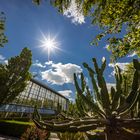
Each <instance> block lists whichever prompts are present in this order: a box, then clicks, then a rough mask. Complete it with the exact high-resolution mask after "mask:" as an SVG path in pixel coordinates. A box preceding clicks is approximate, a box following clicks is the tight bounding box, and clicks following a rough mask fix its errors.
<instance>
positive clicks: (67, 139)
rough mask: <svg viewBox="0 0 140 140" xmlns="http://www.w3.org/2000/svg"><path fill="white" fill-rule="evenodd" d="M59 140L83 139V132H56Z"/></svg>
mask: <svg viewBox="0 0 140 140" xmlns="http://www.w3.org/2000/svg"><path fill="white" fill-rule="evenodd" d="M57 135H58V137H59V139H60V140H85V137H86V135H85V133H82V132H78V133H69V132H65V133H57Z"/></svg>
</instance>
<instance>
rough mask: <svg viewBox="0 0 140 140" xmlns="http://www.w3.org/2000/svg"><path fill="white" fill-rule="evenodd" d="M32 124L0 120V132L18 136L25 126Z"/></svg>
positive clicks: (24, 129) (25, 128)
mask: <svg viewBox="0 0 140 140" xmlns="http://www.w3.org/2000/svg"><path fill="white" fill-rule="evenodd" d="M32 125H34V124H33V123H32V122H21V121H14V120H0V134H3V135H7V136H13V137H18V138H20V137H21V135H22V134H23V133H24V132H25V131H26V130H27V128H28V127H31V126H32Z"/></svg>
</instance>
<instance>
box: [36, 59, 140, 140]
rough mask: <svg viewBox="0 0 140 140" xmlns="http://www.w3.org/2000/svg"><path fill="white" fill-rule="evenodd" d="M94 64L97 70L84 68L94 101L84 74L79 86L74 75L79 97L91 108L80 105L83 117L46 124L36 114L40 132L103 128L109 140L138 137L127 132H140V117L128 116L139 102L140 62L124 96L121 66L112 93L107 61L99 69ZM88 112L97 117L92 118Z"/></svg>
mask: <svg viewBox="0 0 140 140" xmlns="http://www.w3.org/2000/svg"><path fill="white" fill-rule="evenodd" d="M93 63H94V68H95V70H94V69H92V68H91V67H89V66H88V64H86V63H84V64H83V65H84V67H85V68H86V69H87V70H88V72H89V76H90V78H91V83H92V86H93V91H94V94H95V96H94V98H92V94H93V93H92V92H91V91H90V90H89V88H88V86H87V84H86V81H85V78H84V75H83V73H82V74H81V79H80V81H81V83H80V84H79V80H78V78H77V76H76V75H74V81H75V87H76V91H77V95H78V96H80V98H81V99H82V103H83V104H84V105H85V104H86V106H87V107H88V108H86V107H84V109H83V108H82V109H81V106H80V108H79V106H77V108H78V109H79V110H80V112H81V111H82V114H83V116H84V117H79V118H68V117H67V118H66V119H65V120H61V121H59V120H52V121H45V122H46V123H44V122H42V121H40V120H39V119H38V117H36V116H37V115H35V114H34V118H33V120H34V122H35V124H36V125H37V126H38V127H39V128H41V129H46V130H47V131H54V132H79V131H80V132H86V131H89V130H95V129H99V128H100V127H101V128H104V133H105V137H106V140H124V139H129V138H130V139H131V140H132V138H133V137H134V136H136V135H135V134H133V133H131V132H129V131H127V130H128V129H129V130H131V129H133V130H135V131H138V132H139V131H140V118H137V119H133V118H130V117H129V112H130V111H131V110H132V109H133V108H134V107H135V106H136V104H137V102H139V97H140V62H139V61H138V60H136V59H134V60H133V64H134V68H135V72H134V75H133V82H132V85H131V91H130V92H129V93H127V94H126V93H125V92H126V88H127V85H126V86H125V87H124V83H125V79H124V78H123V75H122V73H121V70H120V68H119V67H118V66H116V67H115V71H116V73H115V78H116V88H114V87H111V90H110V91H109V90H108V89H107V85H106V82H105V79H104V76H103V72H104V70H105V67H106V61H105V59H103V62H102V65H101V67H99V66H98V64H97V62H96V59H95V58H93ZM87 95H88V96H87ZM126 95H127V96H126ZM89 97H90V98H89ZM77 103H79V102H77ZM80 105H81V103H80ZM89 109H90V110H89ZM89 112H92V113H94V114H93V115H92V116H89V115H88V113H89ZM86 114H87V115H86ZM139 137H140V134H138V138H137V139H139Z"/></svg>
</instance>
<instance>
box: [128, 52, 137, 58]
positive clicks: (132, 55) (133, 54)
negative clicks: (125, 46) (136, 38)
mask: <svg viewBox="0 0 140 140" xmlns="http://www.w3.org/2000/svg"><path fill="white" fill-rule="evenodd" d="M136 55H137V53H136V52H133V53H132V54H129V55H128V56H127V57H134V56H136Z"/></svg>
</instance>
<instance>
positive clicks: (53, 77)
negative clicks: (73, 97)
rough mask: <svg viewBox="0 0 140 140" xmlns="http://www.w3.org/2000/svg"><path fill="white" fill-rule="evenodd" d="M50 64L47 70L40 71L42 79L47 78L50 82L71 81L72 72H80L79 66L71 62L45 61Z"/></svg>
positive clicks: (59, 83) (62, 82)
mask: <svg viewBox="0 0 140 140" xmlns="http://www.w3.org/2000/svg"><path fill="white" fill-rule="evenodd" d="M46 65H49V66H50V69H49V70H45V71H42V72H41V76H42V79H43V80H47V81H48V82H49V83H51V84H57V85H63V84H65V83H73V74H74V73H81V72H82V69H81V67H80V66H78V65H76V64H72V63H67V64H62V63H57V64H55V63H53V62H51V63H46Z"/></svg>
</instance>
